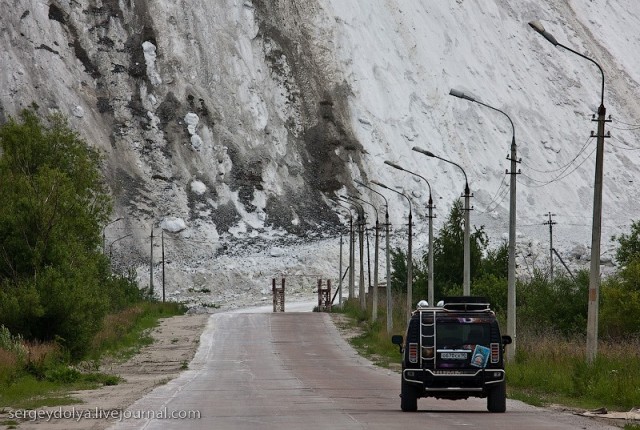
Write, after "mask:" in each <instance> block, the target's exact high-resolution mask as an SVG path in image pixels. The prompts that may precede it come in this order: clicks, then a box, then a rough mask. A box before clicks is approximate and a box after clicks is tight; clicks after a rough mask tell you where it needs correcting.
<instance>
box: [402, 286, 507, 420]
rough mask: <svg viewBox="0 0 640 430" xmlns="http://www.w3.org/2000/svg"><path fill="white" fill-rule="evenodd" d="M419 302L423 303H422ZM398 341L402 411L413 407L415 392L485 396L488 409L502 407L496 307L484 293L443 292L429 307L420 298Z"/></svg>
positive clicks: (448, 396)
mask: <svg viewBox="0 0 640 430" xmlns="http://www.w3.org/2000/svg"><path fill="white" fill-rule="evenodd" d="M421 305H424V306H421ZM391 341H392V342H393V343H394V344H396V345H399V346H400V352H401V353H402V354H403V358H402V379H401V382H402V386H401V394H400V397H401V401H400V406H401V408H402V410H403V411H405V412H406V411H415V410H417V409H418V399H419V398H420V397H436V398H441V399H451V400H458V399H466V398H469V397H486V399H487V409H488V410H489V411H490V412H504V411H505V410H506V407H507V402H506V397H507V396H506V384H505V374H504V360H503V355H504V347H505V345H508V344H510V343H511V337H510V336H506V335H505V336H501V335H500V327H498V321H497V320H496V316H495V313H494V312H493V311H492V310H491V309H490V307H489V302H488V301H487V300H486V299H485V298H483V297H448V298H445V299H444V300H443V301H441V302H440V303H438V306H435V307H433V306H432V307H429V306H428V305H426V302H421V303H419V306H418V308H417V309H416V310H415V311H414V312H413V313H412V316H411V320H410V322H409V327H408V328H407V335H406V340H403V338H402V336H399V335H398V336H393V337H392V339H391Z"/></svg>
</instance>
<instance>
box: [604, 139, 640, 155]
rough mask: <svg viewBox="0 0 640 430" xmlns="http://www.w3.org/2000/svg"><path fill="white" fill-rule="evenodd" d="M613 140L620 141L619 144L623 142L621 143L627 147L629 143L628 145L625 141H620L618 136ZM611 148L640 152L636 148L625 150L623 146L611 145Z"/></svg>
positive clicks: (626, 149)
mask: <svg viewBox="0 0 640 430" xmlns="http://www.w3.org/2000/svg"><path fill="white" fill-rule="evenodd" d="M613 138H614V139H615V140H617V141H619V142H621V143H623V144H625V145H627V143H626V142H625V141H623V140H622V139H620V138H619V137H617V136H613ZM609 146H613V147H614V148H616V149H621V150H623V151H640V148H634V147H628V148H623V147H621V146H616V145H612V144H609Z"/></svg>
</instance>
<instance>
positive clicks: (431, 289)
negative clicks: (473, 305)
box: [384, 161, 436, 306]
mask: <svg viewBox="0 0 640 430" xmlns="http://www.w3.org/2000/svg"><path fill="white" fill-rule="evenodd" d="M384 164H387V165H389V166H391V167H393V168H394V169H398V170H402V171H403V172H407V173H409V174H411V175H414V176H417V177H418V178H420V179H422V180H423V181H425V182H426V183H427V186H428V187H429V203H428V204H427V208H428V209H429V216H428V218H429V257H428V262H427V264H428V266H429V279H428V287H427V291H428V301H429V304H430V305H431V306H433V305H435V303H436V302H435V300H434V295H435V293H434V286H433V218H435V217H434V216H433V208H434V206H433V199H432V198H431V184H429V181H428V180H427V179H426V178H425V177H424V176H422V175H418V174H417V173H414V172H412V171H410V170H407V169H405V168H403V167H401V166H399V165H397V164H395V163H392V162H391V161H385V162H384Z"/></svg>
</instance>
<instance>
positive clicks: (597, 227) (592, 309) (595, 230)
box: [529, 21, 611, 363]
mask: <svg viewBox="0 0 640 430" xmlns="http://www.w3.org/2000/svg"><path fill="white" fill-rule="evenodd" d="M529 25H530V26H531V28H533V29H534V30H535V31H537V32H538V33H540V34H541V35H542V36H543V37H544V38H545V39H547V40H548V41H549V42H550V43H551V44H553V46H560V47H562V48H564V49H566V50H567V51H569V52H572V53H574V54H576V55H578V56H579V57H582V58H584V59H585V60H588V61H590V62H592V63H593V64H595V65H596V67H598V70H599V71H600V74H601V75H602V87H601V92H600V107H599V108H598V119H597V120H596V121H597V122H598V134H597V136H596V137H597V142H596V172H595V180H594V186H593V224H592V229H591V268H590V271H589V307H588V311H587V362H589V363H593V361H594V360H595V359H596V356H597V354H598V307H599V300H600V240H601V237H600V236H601V234H602V176H603V165H604V138H605V137H609V135H606V136H605V132H604V125H605V123H606V122H608V121H611V120H607V119H606V113H607V110H606V109H605V107H604V71H603V70H602V67H601V66H600V64H598V63H597V62H596V61H595V60H593V59H592V58H589V57H587V56H586V55H583V54H581V53H579V52H577V51H574V50H573V49H571V48H569V47H567V46H565V45H563V44H561V43H559V42H558V41H557V40H556V38H555V37H553V35H551V34H550V33H549V32H548V31H546V30H545V29H544V26H543V25H542V23H541V22H540V21H531V22H530V23H529ZM591 135H592V136H593V132H591Z"/></svg>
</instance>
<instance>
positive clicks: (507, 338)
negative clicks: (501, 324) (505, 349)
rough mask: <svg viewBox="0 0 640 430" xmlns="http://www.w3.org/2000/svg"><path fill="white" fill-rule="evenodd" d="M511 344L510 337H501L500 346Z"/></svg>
mask: <svg viewBox="0 0 640 430" xmlns="http://www.w3.org/2000/svg"><path fill="white" fill-rule="evenodd" d="M512 342H513V339H511V336H509V335H508V334H505V335H504V336H502V344H503V345H509V344H511V343H512Z"/></svg>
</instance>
